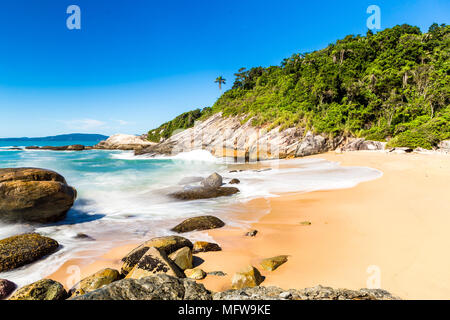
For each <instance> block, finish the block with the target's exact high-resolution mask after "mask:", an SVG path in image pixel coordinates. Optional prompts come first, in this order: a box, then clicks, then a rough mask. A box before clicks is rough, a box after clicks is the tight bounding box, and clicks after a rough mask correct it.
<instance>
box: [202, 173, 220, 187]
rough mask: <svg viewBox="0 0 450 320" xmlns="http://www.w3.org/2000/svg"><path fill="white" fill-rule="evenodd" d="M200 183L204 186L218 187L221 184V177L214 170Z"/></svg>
mask: <svg viewBox="0 0 450 320" xmlns="http://www.w3.org/2000/svg"><path fill="white" fill-rule="evenodd" d="M202 184H203V186H204V187H206V188H219V187H220V186H222V184H223V179H222V176H221V175H220V174H218V173H217V172H214V173H213V174H212V175H210V176H209V177H207V178H206V179H204V180H203V181H202Z"/></svg>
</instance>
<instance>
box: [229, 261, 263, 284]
mask: <svg viewBox="0 0 450 320" xmlns="http://www.w3.org/2000/svg"><path fill="white" fill-rule="evenodd" d="M261 282H263V277H262V276H261V273H259V271H258V269H256V268H255V267H253V266H248V267H246V268H244V269H242V270H241V271H240V272H237V273H235V274H234V275H233V279H232V280H231V287H232V288H233V289H242V288H246V287H256V286H259V285H260V284H261Z"/></svg>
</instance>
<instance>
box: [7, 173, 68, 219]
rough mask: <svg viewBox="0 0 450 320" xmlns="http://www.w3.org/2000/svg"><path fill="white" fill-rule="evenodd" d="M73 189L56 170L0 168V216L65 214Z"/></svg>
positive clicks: (24, 217) (57, 216) (53, 217)
mask: <svg viewBox="0 0 450 320" xmlns="http://www.w3.org/2000/svg"><path fill="white" fill-rule="evenodd" d="M76 195H77V193H76V190H75V189H74V188H72V187H70V186H68V185H67V184H66V181H65V179H64V177H62V176H61V175H59V174H58V173H56V172H53V171H50V170H44V169H36V168H14V169H0V220H3V221H6V222H24V221H25V222H40V223H46V222H55V221H59V220H62V219H64V218H65V216H66V213H67V211H68V210H69V209H70V208H71V207H72V205H73V203H74V201H75V198H76Z"/></svg>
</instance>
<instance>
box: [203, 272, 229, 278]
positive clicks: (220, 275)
mask: <svg viewBox="0 0 450 320" xmlns="http://www.w3.org/2000/svg"><path fill="white" fill-rule="evenodd" d="M207 274H208V275H211V276H217V277H225V276H226V275H227V274H226V273H225V272H223V271H211V272H208V273H207Z"/></svg>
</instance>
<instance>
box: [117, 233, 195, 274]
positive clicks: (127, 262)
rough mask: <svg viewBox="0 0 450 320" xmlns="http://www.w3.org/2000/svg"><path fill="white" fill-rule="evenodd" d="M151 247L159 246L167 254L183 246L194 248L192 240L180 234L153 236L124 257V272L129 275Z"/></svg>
mask: <svg viewBox="0 0 450 320" xmlns="http://www.w3.org/2000/svg"><path fill="white" fill-rule="evenodd" d="M151 247H155V248H158V249H160V250H162V251H164V252H165V253H166V254H171V253H172V252H175V251H177V250H178V249H181V248H183V247H189V248H190V249H192V247H193V245H192V242H191V241H189V240H188V239H186V238H183V237H180V236H167V237H157V238H152V239H150V240H148V241H146V242H144V243H143V244H141V245H140V246H138V247H137V248H135V249H133V250H132V251H131V252H130V253H128V254H127V255H126V256H125V257H124V258H123V259H122V261H123V265H122V269H121V272H122V274H123V275H127V274H128V273H129V272H130V271H131V270H132V269H133V268H134V266H135V265H136V264H137V263H138V261H139V260H140V259H141V258H142V256H143V255H144V254H145V253H146V252H147V251H148V250H149V249H150V248H151Z"/></svg>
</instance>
